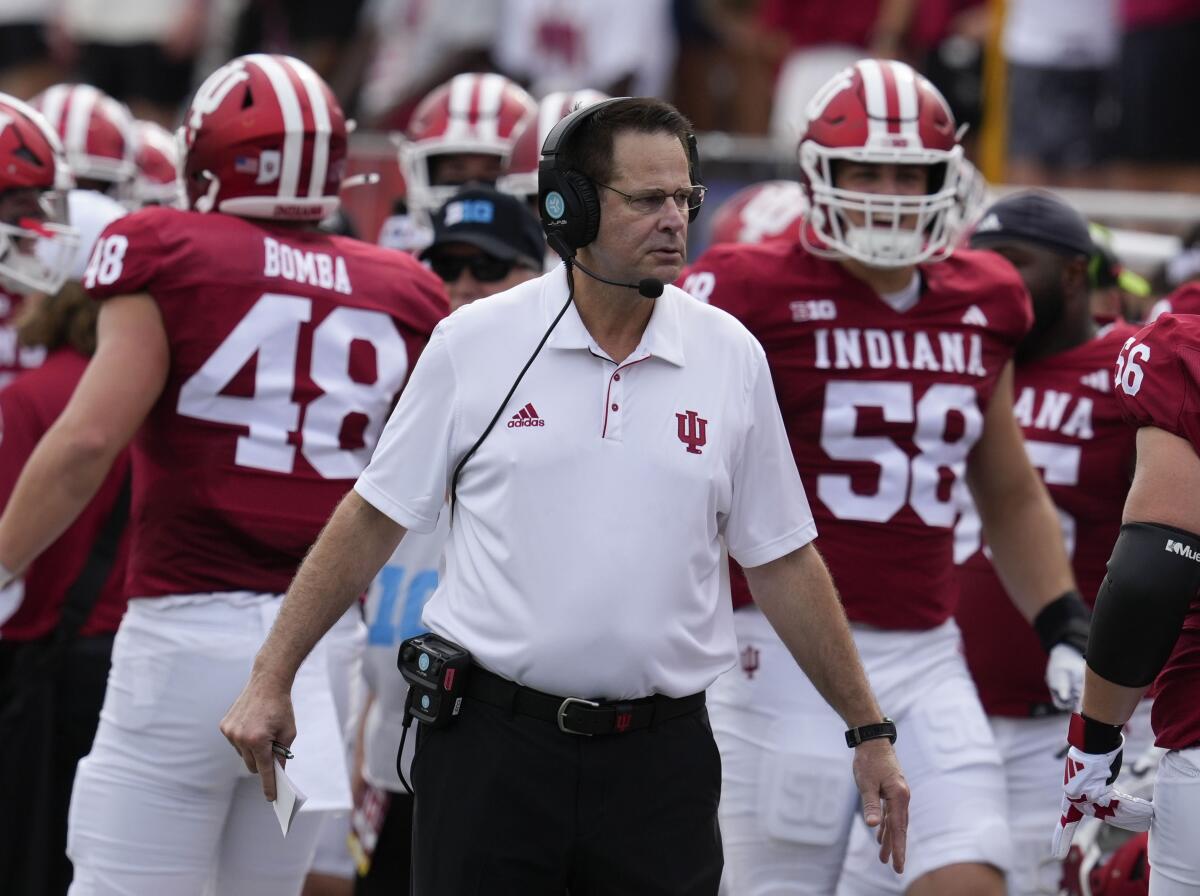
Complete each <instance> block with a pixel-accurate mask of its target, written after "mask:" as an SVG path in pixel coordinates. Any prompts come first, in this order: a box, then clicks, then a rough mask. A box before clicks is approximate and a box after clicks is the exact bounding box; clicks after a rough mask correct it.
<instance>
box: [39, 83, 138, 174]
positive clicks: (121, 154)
mask: <svg viewBox="0 0 1200 896" xmlns="http://www.w3.org/2000/svg"><path fill="white" fill-rule="evenodd" d="M30 105H32V106H33V107H34V108H35V109H37V110H38V111H40V112H41V113H42V114H43V115H44V116H46V120H47V121H49V122H50V126H51V127H52V128H54V129H55V130H56V131H58V134H59V136H60V137H61V138H62V142H63V147H64V148H65V149H66V152H67V164H68V165H69V166H70V167H71V172H72V174H74V175H75V181H76V183H77V184H78V186H79V188H80V189H82V190H96V191H97V192H101V193H109V194H110V195H115V194H116V193H117V192H118V191H119V190H120V189H121V187H123V186H124V185H125V184H126V183H128V182H129V181H130V180H131V179H132V178H133V176H134V174H136V173H137V165H136V164H135V162H134V135H133V122H134V119H133V116H132V115H130V113H129V110H128V109H127V108H126V107H125V104H124V103H122V102H120V101H118V100H115V99H113V98H112V97H111V96H109V95H108V94H106V93H104V92H103V91H101V90H98V89H97V88H95V87H93V86H92V85H90V84H55V85H54V86H53V87H50V88H47V89H46V90H44V91H43V92H41V93H39V94H38V95H37V96H35V97H34V98H33V99H32V100H31V101H30Z"/></svg>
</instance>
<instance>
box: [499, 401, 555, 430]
mask: <svg viewBox="0 0 1200 896" xmlns="http://www.w3.org/2000/svg"><path fill="white" fill-rule="evenodd" d="M545 425H546V421H545V420H543V419H542V418H541V417H539V416H538V412H537V411H536V410H535V409H534V407H533V405H532V404H527V405H525V407H523V408H521V410H519V411H517V412H516V413H515V414H513V415H512V419H510V420H509V421H508V428H509V429H516V428H517V427H518V426H545Z"/></svg>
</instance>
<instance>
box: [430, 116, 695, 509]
mask: <svg viewBox="0 0 1200 896" xmlns="http://www.w3.org/2000/svg"><path fill="white" fill-rule="evenodd" d="M629 99H632V97H627V96H618V97H613V98H612V99H608V100H603V101H601V102H599V103H596V104H594V105H591V106H585V107H584V108H582V109H576V110H575V111H574V112H571V113H570V114H569V115H567V116H566V117H565V118H563V119H562V120H561V121H559V122H558V124H556V125H555V126H554V127H553V128H552V129H551V131H550V133H549V134H547V135H546V141H545V143H543V144H542V158H541V161H539V162H538V209H539V210H540V212H541V218H542V230H543V231H545V233H546V242H547V243H549V245H550V248H551V249H553V250H554V251H555V252H557V253H558V254H559V256H560V257H561V258H562V260H563V263H564V264H565V265H566V268H567V301H566V302H564V303H563V306H562V308H561V309H560V310H559V312H558V314H557V315H556V316H555V318H554V320H553V321H551V322H550V326H549V327H547V328H546V332H545V333H543V334H542V338H541V341H539V342H538V344H537V347H536V348H535V349H534V350H533V354H532V355H530V356H529V360H528V361H526V362H525V366H524V367H522V368H521V372H520V373H518V374H517V378H516V379H515V380H513V384H512V386H510V387H509V390H508V394H507V395H505V396H504V400H503V401H502V402H500V406H499V407H498V408H496V413H495V415H494V416H493V417H492V420H491V422H490V423H488V425H487V428H486V429H484V431H483V434H482V435H480V437H479V438H478V439H476V440H475V444H474V445H472V446H471V448H470V450H469V451H467V453H466V454H464V455H463V458H462V460H460V461H459V462H458V464H457V465H456V466H455V468H454V474H453V475H452V476H451V478H450V521H451V524H453V521H454V505H455V496H456V493H457V491H458V477H459V474H461V473H462V469H463V467H464V466H466V463H467V461H468V460H470V459H471V457H472V456H473V455H474V454H475V452H476V451H477V450H478V449H479V446H480V445H482V444H483V440H484V439H486V438H487V437H488V434H489V433H491V431H492V430H493V429H494V428H495V426H496V423H497V422H498V421H499V420H500V417H501V415H502V414H503V413H504V409H505V407H507V405H508V403H509V401H511V400H512V397H513V394H514V393H515V392H516V391H517V386H519V385H520V384H521V380H522V379H524V378H525V373H526V372H527V371H528V370H529V368H530V367H531V366H532V365H533V362H534V359H535V358H537V356H538V354H539V353H540V352H541V350H542V346H544V345H545V344H546V340H548V339H549V338H550V334H551V333H553V332H554V328H555V327H557V326H558V322H559V321H560V320H562V317H563V315H564V314H566V313H567V308H569V307H570V305H571V302H572V301H573V300H574V298H575V278H574V276H572V271H571V269H572V267H577V268H579V269H580V270H581V271H583V273H585V274H587V275H588V276H589V277H591V278H592V279H594V280H599V281H600V282H601V283H607V284H609V285H611V286H623V287H625V288H627V289H635V290H637V291H638V293H639V294H640V295H642V296H643V297H645V298H648V299H654V298H657V297H658V296H660V295H662V292H663V282H662V281H661V280H658V279H656V278H654V277H646V278H643V279H642V280H640V281H638V282H637V283H623V282H621V281H618V280H609V279H607V278H605V277H601V276H600V275H599V274H596V273H593V272H592V271H589V270H588V269H587V268H585V267H584V266H583V265H581V264H580V263H579V262H578V261H577V260H576V258H575V252H576V250H578V249H581V248H583V247H584V246H586V245H588V244H589V243H590V242H592V241H593V240H594V239H595V238H596V234H598V233H599V232H600V196H599V194H598V193H597V192H596V185H595V184H594V183H593V182H592V179H591V178H590V177H588V176H587V175H586V174H583V173H582V172H580V171H576V170H575V169H570V168H563V167H562V165H561V163H560V156H559V153H560V147H563V146H567V145H569V143H570V141H571V139H572V135H573V134H574V133H575V131H577V130H578V129H579V128H580V127H582V126H583V125H584V124H585V123H586V122H587V121H588V120H589V119H590V118H591V117H592V116H593V115H595V114H596V113H598V112H600V111H602V110H604V109H606V108H608V107H609V106H612V105H613V104H614V103H621V102H625V101H626V100H629ZM686 143H687V154H688V177H689V179H690V180H691V183H693V184H697V185H701V184H703V183H704V181H702V180H701V179H700V177H701V175H700V153H699V150H698V149H697V147H696V135H695V134H694V133H691V132H690V131H689V132H688V135H687V138H686ZM699 213H700V207H699V206H697V207H696V208H693V209H691V210H690V211H689V212H688V221H689V222H691V221H694V220H696V215H698V214H699Z"/></svg>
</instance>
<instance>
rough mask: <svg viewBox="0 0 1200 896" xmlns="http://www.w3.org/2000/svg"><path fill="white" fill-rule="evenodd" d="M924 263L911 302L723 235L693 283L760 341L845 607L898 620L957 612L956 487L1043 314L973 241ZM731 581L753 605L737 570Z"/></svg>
mask: <svg viewBox="0 0 1200 896" xmlns="http://www.w3.org/2000/svg"><path fill="white" fill-rule="evenodd" d="M918 270H919V276H920V291H919V295H918V296H917V297H916V300H915V304H912V305H911V306H910V307H908V308H907V310H897V309H896V308H894V307H893V306H892V305H889V304H888V303H887V302H886V301H885V300H884V299H883V298H882V297H880V296H879V295H878V294H876V293H875V292H874V291H873V290H872V289H871V288H870V287H869V286H867V285H866V284H865V283H863V282H862V281H860V280H858V279H857V278H855V277H854V276H852V275H851V274H850V273H849V272H847V271H846V269H845V268H843V267H842V265H841V264H840V263H838V262H837V261H831V260H826V259H821V258H817V257H816V256H814V255H812V254H810V253H809V252H807V251H806V250H805V249H804V248H803V246H802V245H800V244H799V243H789V242H779V241H775V242H768V243H764V244H761V245H723V246H716V247H714V248H712V249H710V250H709V251H708V252H706V253H705V254H704V256H703V257H702V258H700V260H699V261H698V262H697V263H696V264H695V265H694V266H693V267H692V268H690V269H689V270H688V272H687V273H686V276H685V277H684V278H683V281H682V282H683V288H684V289H686V290H688V291H689V292H691V293H692V294H693V295H694V296H696V297H697V298H699V299H702V300H706V301H709V302H710V303H712V304H714V305H716V306H718V307H720V308H723V309H725V310H726V311H729V312H730V313H731V314H733V315H734V316H735V317H736V318H738V319H739V320H740V321H741V322H742V323H743V324H745V325H746V327H747V328H748V329H749V330H750V332H752V333H753V334H754V335H755V336H757V337H758V339H759V341H760V342H761V343H762V345H763V348H764V349H765V350H766V353H767V359H768V361H769V362H770V365H771V375H772V377H774V380H775V391H776V393H777V395H778V397H779V406H780V409H781V410H782V411H783V419H784V423H785V424H786V426H787V430H788V436H789V438H790V440H791V445H792V452H793V454H794V455H795V458H796V465H797V467H799V470H800V475H801V477H802V478H803V480H804V488H805V490H806V491H807V493H808V499H809V501H810V502H811V504H812V511H813V516H814V517H815V519H816V522H817V530H818V532H819V533H820V536H821V537H820V548H821V553H822V555H823V556H824V558H825V562H826V563H827V564H828V566H829V568H830V571H831V572H832V574H833V579H834V582H835V583H836V584H837V587H838V590H839V591H840V592H841V595H842V601H843V603H844V604H845V607H846V613H847V615H848V616H849V617H850V619H851V620H852V621H855V622H862V623H867V624H869V625H874V626H878V627H881V628H889V629H928V628H933V627H934V626H936V625H939V624H940V623H942V622H944V621H945V620H946V619H948V618H949V617H950V615H951V613H952V612H953V609H954V605H955V603H956V602H957V598H958V587H957V583H956V581H955V576H954V569H953V566H954V564H953V538H954V530H953V527H954V523H955V521H956V520H957V518H958V502H957V496H956V491H957V489H958V488H959V487H960V482H961V480H962V477H963V474H964V471H965V468H966V461H967V455H968V454H969V453H970V451H971V448H972V447H973V446H974V444H975V442H976V441H977V440H978V439H979V436H980V433H981V432H982V429H983V418H984V412H985V410H986V408H987V406H988V403H989V401H990V399H991V396H992V392H993V390H994V388H995V385H996V381H997V379H998V377H999V376H1000V374H1001V372H1002V371H1003V369H1004V366H1005V365H1006V364H1007V363H1008V361H1009V359H1010V358H1011V357H1012V354H1013V350H1014V347H1015V346H1016V344H1017V342H1019V341H1020V339H1021V338H1022V337H1023V336H1024V335H1025V333H1026V332H1027V331H1028V329H1029V327H1030V325H1031V323H1032V320H1033V312H1032V309H1031V307H1030V303H1029V296H1028V293H1026V291H1025V286H1024V284H1023V283H1022V282H1021V279H1020V278H1019V277H1018V276H1017V273H1016V271H1014V270H1013V268H1012V266H1011V265H1009V263H1008V262H1007V261H1005V260H1004V259H1002V258H1000V257H999V256H997V255H994V254H992V253H988V252H973V251H969V250H964V251H961V252H956V253H955V254H954V255H952V256H951V257H950V258H948V259H946V260H945V261H941V262H936V263H932V264H926V265H921V266H920V267H919V269H918ZM731 584H732V587H733V596H734V605H735V606H740V605H742V604H744V603H746V602H747V601H748V600H749V591H748V589H747V587H746V583H745V579H744V577H743V576H742V575H741V573H740V570H734V574H733V576H732V582H731Z"/></svg>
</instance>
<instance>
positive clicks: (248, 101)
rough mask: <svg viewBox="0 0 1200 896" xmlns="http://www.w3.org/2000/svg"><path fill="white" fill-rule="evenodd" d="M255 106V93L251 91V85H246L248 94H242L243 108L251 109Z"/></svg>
mask: <svg viewBox="0 0 1200 896" xmlns="http://www.w3.org/2000/svg"><path fill="white" fill-rule="evenodd" d="M253 105H254V93H253V92H252V91H251V90H250V85H249V84H247V85H246V92H245V93H243V94H242V108H243V109H249V108H250V107H251V106H253Z"/></svg>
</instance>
